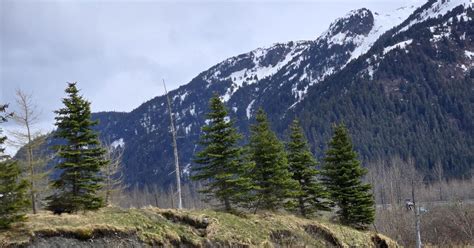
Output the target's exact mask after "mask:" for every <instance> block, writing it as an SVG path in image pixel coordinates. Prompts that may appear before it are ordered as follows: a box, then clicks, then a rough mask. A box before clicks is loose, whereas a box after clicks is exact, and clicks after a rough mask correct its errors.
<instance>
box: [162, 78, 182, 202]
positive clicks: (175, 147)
mask: <svg viewBox="0 0 474 248" xmlns="http://www.w3.org/2000/svg"><path fill="white" fill-rule="evenodd" d="M163 86H164V87H165V94H166V100H167V101H168V112H169V113H170V122H171V134H172V136H173V152H174V166H175V173H176V191H177V192H176V193H177V194H178V209H182V208H183V203H182V200H181V177H180V175H181V174H180V173H179V160H178V144H177V143H176V128H175V127H174V120H173V113H172V112H171V101H170V97H169V96H168V91H167V90H166V84H165V80H164V79H163Z"/></svg>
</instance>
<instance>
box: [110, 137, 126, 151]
mask: <svg viewBox="0 0 474 248" xmlns="http://www.w3.org/2000/svg"><path fill="white" fill-rule="evenodd" d="M110 147H112V148H114V149H117V147H122V148H123V147H125V142H124V141H123V138H120V139H117V140H114V142H112V144H110Z"/></svg>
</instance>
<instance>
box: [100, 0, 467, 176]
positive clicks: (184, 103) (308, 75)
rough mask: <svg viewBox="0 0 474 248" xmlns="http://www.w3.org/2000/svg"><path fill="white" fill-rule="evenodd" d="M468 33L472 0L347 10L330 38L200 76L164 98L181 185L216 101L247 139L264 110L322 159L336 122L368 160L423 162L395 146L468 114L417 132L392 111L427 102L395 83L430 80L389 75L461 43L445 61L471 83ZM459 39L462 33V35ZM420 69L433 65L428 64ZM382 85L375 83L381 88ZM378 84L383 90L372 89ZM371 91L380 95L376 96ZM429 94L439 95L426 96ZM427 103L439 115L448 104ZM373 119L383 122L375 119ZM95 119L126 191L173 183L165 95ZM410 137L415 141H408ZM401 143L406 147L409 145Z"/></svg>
mask: <svg viewBox="0 0 474 248" xmlns="http://www.w3.org/2000/svg"><path fill="white" fill-rule="evenodd" d="M459 6H462V7H459ZM454 12H456V18H457V19H459V18H461V19H463V22H462V23H467V24H468V25H467V26H466V25H465V24H462V25H461V24H458V23H459V22H458V21H455V22H456V23H455V24H453V22H452V21H451V22H450V21H449V17H447V16H449V15H454ZM453 19H454V17H453ZM426 25H428V26H429V28H426V30H425V29H423V30H425V31H423V32H419V29H422V26H426ZM473 26H474V25H472V3H470V0H438V1H435V0H431V1H429V2H428V3H426V4H425V5H423V6H422V7H420V8H419V9H416V10H415V7H413V6H410V7H403V8H399V9H396V10H394V11H393V12H391V13H378V12H373V11H371V10H369V9H365V8H364V9H359V10H354V11H351V12H350V13H348V14H347V15H346V16H344V17H341V18H339V19H337V20H335V21H334V22H333V23H332V24H331V25H330V26H329V28H328V30H327V31H325V32H324V33H323V34H321V35H320V36H319V37H318V38H316V39H315V40H310V41H297V42H287V43H278V44H274V45H272V46H270V47H267V48H258V49H255V50H253V51H250V52H248V53H245V54H241V55H238V56H235V57H232V58H228V59H226V60H224V61H222V62H221V63H219V64H217V65H215V66H213V67H211V68H209V69H208V70H206V71H204V72H202V73H200V74H199V75H197V76H196V77H195V78H194V79H193V80H191V82H189V83H188V84H186V85H183V86H181V87H179V88H178V89H176V90H173V91H171V92H170V93H169V94H170V97H171V99H172V104H173V112H174V115H175V119H176V126H177V131H178V136H179V139H178V146H179V152H180V161H181V166H182V167H183V171H184V172H185V173H184V175H183V176H184V177H186V174H187V173H189V171H190V168H191V167H192V157H193V154H194V152H195V151H196V149H199V148H198V147H197V146H196V145H195V144H196V141H197V140H198V137H199V134H200V128H201V126H202V125H204V124H205V121H206V116H205V113H206V112H207V108H208V100H209V98H210V97H211V96H212V95H213V94H214V93H216V94H218V95H219V96H221V98H222V99H223V100H224V101H225V102H226V104H227V106H228V108H229V110H230V112H231V113H230V114H231V117H232V118H235V119H236V120H237V122H236V124H237V126H238V128H239V130H240V131H241V132H243V133H247V132H248V128H249V123H251V122H252V116H253V115H254V113H255V111H256V109H258V108H259V107H262V108H264V109H265V111H266V112H267V113H268V115H269V118H270V120H271V121H272V122H273V124H274V128H275V130H276V131H277V132H278V133H279V134H280V135H281V136H282V137H284V133H285V130H286V128H287V124H288V123H289V121H290V120H291V119H292V118H295V117H296V118H299V119H300V120H301V121H302V123H303V125H304V128H305V130H306V131H307V136H308V138H309V140H310V142H311V144H312V145H313V149H314V152H315V153H316V154H317V155H321V149H322V148H323V147H324V144H325V142H326V141H327V138H328V137H329V134H330V126H331V123H333V122H335V121H342V120H344V122H346V124H347V125H348V126H349V127H350V129H351V132H352V134H353V136H354V138H355V145H356V148H358V150H359V151H360V152H361V156H362V158H363V159H365V160H369V159H374V158H375V157H383V156H389V155H394V154H400V155H401V156H407V154H413V153H414V154H423V155H425V153H424V152H425V151H424V149H423V144H420V142H418V143H417V139H410V142H414V143H412V144H408V146H409V147H407V148H406V149H405V148H399V147H397V146H399V144H398V143H397V142H396V141H397V140H400V139H402V138H401V137H406V136H413V137H417V136H418V135H421V134H422V135H430V136H433V137H437V136H436V134H437V133H436V132H438V131H433V130H435V129H430V127H431V126H430V125H432V126H436V125H438V126H443V125H440V124H439V123H437V121H438V122H440V121H446V120H448V119H449V121H451V122H452V123H458V122H460V123H462V124H463V125H464V124H465V123H468V122H469V119H466V118H471V117H470V116H471V115H470V114H464V113H463V114H464V116H460V114H459V113H458V115H451V114H450V113H444V112H442V111H441V112H440V113H441V114H440V115H441V116H442V117H439V116H437V115H433V116H430V117H429V118H431V117H433V118H438V119H437V120H431V119H430V121H427V120H426V119H422V120H418V121H422V122H423V123H422V125H425V124H426V122H429V123H428V124H426V125H427V127H425V126H423V128H422V131H420V130H418V129H417V125H418V124H419V123H418V122H417V123H418V124H417V123H415V119H413V118H412V119H410V118H409V117H406V116H404V115H402V114H400V113H399V112H397V111H401V110H399V109H398V108H402V109H403V107H407V106H408V107H409V108H427V107H426V106H425V105H427V104H431V103H433V102H430V103H428V101H425V100H423V101H419V102H417V105H416V106H411V105H407V106H405V105H403V101H402V103H401V102H400V99H404V100H407V99H406V97H408V95H407V94H408V93H406V92H404V90H405V89H404V88H403V87H402V88H400V87H399V86H400V84H402V83H400V82H405V81H413V82H418V81H417V80H418V77H425V78H426V77H429V76H427V75H425V74H423V73H421V72H418V71H417V72H413V73H411V75H413V77H414V78H409V76H407V78H409V79H407V78H404V79H396V80H401V81H400V82H399V81H396V80H395V79H393V78H396V77H395V76H393V78H390V77H388V76H387V74H390V75H392V74H391V73H392V71H395V72H397V71H398V72H400V73H401V72H402V71H404V70H405V69H406V68H405V65H406V64H403V63H399V61H404V60H405V59H406V58H405V57H403V56H406V54H405V53H402V52H400V51H401V50H402V49H403V48H408V50H406V51H408V52H409V53H410V55H411V54H418V55H420V56H425V55H424V54H423V53H422V52H423V51H424V49H425V48H423V49H422V48H416V49H415V50H413V49H411V48H413V46H418V43H420V42H424V40H426V39H425V37H428V36H429V38H427V39H428V40H429V39H434V40H436V41H439V42H438V43H440V44H439V45H437V46H439V47H441V46H442V47H443V49H447V50H449V51H453V52H455V50H456V52H455V53H456V54H458V51H457V50H458V49H461V48H459V46H461V45H460V44H463V45H462V46H464V48H462V49H464V50H463V51H462V54H464V55H463V58H460V59H458V58H457V57H456V58H455V59H452V58H451V59H452V60H453V61H456V63H458V66H459V68H462V70H463V73H464V74H459V75H458V74H456V76H455V77H454V78H455V79H460V78H462V77H463V75H464V77H465V76H466V75H468V74H469V73H471V74H472V73H473V72H472V66H473V65H472V63H473V62H472V61H473V54H474V53H473V51H474V49H473V48H472V37H473V28H472V27H473ZM414 30H416V31H414ZM461 31H462V32H464V33H462V34H461V33H458V32H461ZM448 33H449V34H448ZM442 37H448V38H451V37H455V38H456V39H457V40H463V41H461V42H458V43H456V44H454V45H442V44H441V43H442V42H444V39H443V38H442ZM469 42H471V43H470V45H469ZM435 43H436V42H435ZM438 43H436V44H438ZM423 44H424V43H423ZM466 44H468V45H466ZM430 46H436V45H430ZM423 47H424V45H423ZM431 50H433V49H431ZM434 50H436V49H434ZM435 53H436V52H435ZM443 54H445V53H443ZM456 56H457V55H456ZM448 57H449V56H448ZM410 58H411V57H410ZM423 58H424V57H423ZM438 59H440V58H438ZM443 59H444V58H443ZM443 59H440V61H442V60H443ZM423 63H426V64H430V65H431V62H426V61H423ZM440 63H441V62H440ZM387 68H389V69H387ZM449 68H451V67H449ZM420 70H422V69H420ZM389 72H390V73H389ZM446 73H447V72H446ZM407 74H410V73H407ZM359 78H362V79H364V80H368V81H364V83H363V84H361V85H360V87H359V86H357V83H358V82H359V81H360V80H362V79H360V80H359ZM379 79H380V81H377V80H379ZM393 80H395V81H393ZM433 80H437V79H433ZM463 80H464V79H463ZM374 81H376V82H377V83H379V82H384V84H381V85H379V84H374V83H372V84H371V83H370V82H374ZM415 84H416V83H415ZM374 87H375V88H376V89H377V90H374V89H372V88H374ZM426 87H430V86H429V85H428V86H426ZM462 87H464V88H463V89H464V94H466V92H471V94H472V91H466V88H465V87H467V86H466V85H464V84H463V86H462ZM462 87H461V88H462ZM470 87H472V84H471V86H470ZM378 90H381V91H378ZM433 90H435V89H430V91H433ZM445 90H446V91H445V92H437V93H438V94H440V95H439V96H438V97H439V99H450V97H451V96H453V97H454V95H455V94H454V93H453V94H451V93H452V92H451V91H452V89H451V88H449V89H445ZM420 91H421V90H420ZM387 92H391V94H388V93H387ZM394 92H395V93H396V94H395V93H394ZM423 92H424V91H423ZM456 92H457V91H456ZM420 94H422V93H420ZM443 94H445V95H446V94H448V95H446V96H445V95H443ZM449 94H451V95H449ZM392 95H396V96H397V97H396V99H395V98H393V99H392ZM456 97H458V98H462V99H464V100H465V99H471V100H469V101H470V102H469V101H467V103H462V104H464V105H462V106H458V107H453V108H462V109H464V108H467V107H468V106H471V105H472V95H471V97H470V98H469V97H466V96H458V95H456ZM407 101H408V100H407ZM446 101H448V102H449V100H446ZM433 104H435V106H442V105H443V104H446V103H445V102H443V103H440V102H436V103H433ZM400 106H402V107H400ZM408 107H407V108H408ZM440 108H441V107H440ZM472 109H474V108H472ZM351 111H352V112H351ZM403 111H406V112H409V113H411V114H416V113H414V112H416V111H419V109H403ZM410 111H411V112H410ZM380 113H382V115H381V114H380ZM426 113H427V112H426ZM371 116H373V117H374V118H375V117H377V118H379V119H373V118H372V117H371ZM400 116H401V117H400ZM396 117H400V118H407V119H403V120H402V121H401V122H402V123H403V124H404V125H402V128H397V126H396V124H395V123H397V121H400V120H398V119H397V118H396ZM94 118H97V119H99V120H100V125H99V126H98V127H97V128H98V129H99V130H100V131H101V135H102V138H104V139H107V140H109V141H111V142H115V143H114V144H117V145H118V144H119V145H121V146H124V147H125V154H124V157H123V159H124V164H125V174H126V179H127V182H128V183H130V184H135V183H139V184H159V185H168V184H170V183H171V182H173V179H174V177H171V176H169V174H170V173H171V172H172V171H173V164H172V161H173V155H172V154H173V153H172V149H171V145H170V144H171V137H170V133H169V117H168V112H167V108H166V98H165V97H164V96H158V97H156V98H153V99H151V100H150V101H148V102H146V103H144V104H142V105H141V106H139V107H138V108H137V109H135V110H133V111H132V112H130V113H108V112H103V113H96V114H94ZM443 118H445V119H443ZM384 120H392V121H394V123H386V122H385V121H384ZM473 120H474V119H473ZM431 122H432V123H431ZM407 123H408V124H407ZM436 123H437V124H436ZM472 123H474V121H473V122H472ZM472 123H471V124H470V125H468V124H465V125H464V126H463V125H460V124H459V125H457V124H456V125H455V124H453V125H452V126H447V127H445V128H446V130H448V133H449V135H451V136H453V137H458V136H459V135H460V134H462V135H465V136H466V137H467V138H469V137H472V136H473V135H472V131H471V134H470V135H469V134H468V135H466V134H465V132H466V131H465V130H466V127H471V126H472ZM409 124H410V125H411V126H410V125H409ZM443 127H444V126H443ZM430 130H431V131H432V132H431V131H430ZM436 130H437V129H436ZM459 130H461V131H459ZM472 130H474V127H473V129H472ZM415 131H416V132H418V133H414V132H415ZM367 132H370V133H369V134H368V133H367ZM387 132H388V134H387ZM438 133H441V134H442V135H443V137H444V135H448V134H446V132H444V131H439V132H438ZM390 134H391V135H393V136H390ZM377 135H380V137H379V136H377ZM449 135H448V136H449ZM419 140H422V139H419ZM472 140H474V137H472ZM472 140H471V142H470V143H469V141H463V142H464V143H462V142H461V143H462V144H463V145H465V146H467V147H470V148H473V149H471V150H474V147H473V146H472ZM402 143H403V145H405V144H406V142H405V141H404V142H402ZM434 143H435V144H436V145H438V147H436V149H437V150H440V149H441V148H442V144H439V143H436V142H434ZM440 147H441V148H440ZM471 153H472V152H471ZM471 153H469V154H471ZM471 155H472V154H471ZM471 155H469V156H471ZM426 156H427V159H426V160H427V161H428V160H429V161H428V162H427V163H426V166H430V163H431V162H432V161H431V160H433V159H435V158H431V157H430V156H429V154H428V155H426ZM452 156H454V155H451V156H450V155H449V154H444V155H443V154H441V155H440V156H438V157H436V159H440V160H442V161H448V160H453V161H454V160H456V159H453V158H452ZM460 159H461V160H459V159H458V160H456V162H459V163H460V164H461V165H462V166H465V165H466V164H469V163H471V164H473V163H474V159H473V158H472V157H470V158H464V157H463V158H460ZM424 166H425V165H424Z"/></svg>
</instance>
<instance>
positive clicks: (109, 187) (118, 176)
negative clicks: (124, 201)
mask: <svg viewBox="0 0 474 248" xmlns="http://www.w3.org/2000/svg"><path fill="white" fill-rule="evenodd" d="M102 147H104V149H105V150H106V153H105V159H107V160H108V161H109V163H107V164H106V165H105V166H103V167H102V175H103V176H104V185H103V188H102V190H103V192H104V195H105V204H106V205H109V204H111V202H112V198H113V196H114V195H116V194H117V193H120V192H122V191H123V190H124V182H123V166H122V158H123V152H124V150H125V147H124V145H123V144H116V143H111V144H108V143H103V144H102Z"/></svg>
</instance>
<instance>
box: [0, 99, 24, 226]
mask: <svg viewBox="0 0 474 248" xmlns="http://www.w3.org/2000/svg"><path fill="white" fill-rule="evenodd" d="M6 108H7V105H0V123H3V122H6V121H7V118H8V117H10V116H11V115H9V114H6ZM6 139H7V137H6V136H2V129H1V128H0V229H4V228H8V227H10V225H11V224H12V223H14V222H17V221H22V220H24V219H25V214H24V212H25V210H26V208H27V207H28V206H29V201H28V198H27V190H28V182H27V181H26V180H24V179H21V178H20V177H21V170H20V166H19V165H18V162H17V161H14V160H12V159H11V158H10V157H9V156H8V155H6V154H5V148H4V147H3V144H4V142H5V140H6Z"/></svg>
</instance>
